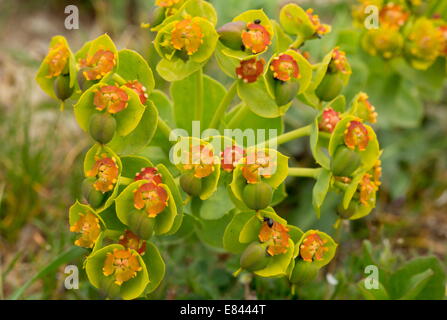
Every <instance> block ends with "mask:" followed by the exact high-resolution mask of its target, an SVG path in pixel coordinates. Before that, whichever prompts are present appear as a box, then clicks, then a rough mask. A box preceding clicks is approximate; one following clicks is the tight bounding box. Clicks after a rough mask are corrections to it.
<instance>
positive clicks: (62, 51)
mask: <svg viewBox="0 0 447 320" xmlns="http://www.w3.org/2000/svg"><path fill="white" fill-rule="evenodd" d="M69 57H70V51H69V50H68V48H67V46H66V45H65V44H64V43H63V42H62V41H61V42H58V43H56V44H55V45H54V46H53V47H51V48H50V49H49V51H48V54H47V56H46V57H45V63H46V64H48V75H47V76H46V77H47V78H54V77H57V76H59V75H61V74H62V72H63V71H64V70H65V69H66V66H67V62H68V59H69Z"/></svg>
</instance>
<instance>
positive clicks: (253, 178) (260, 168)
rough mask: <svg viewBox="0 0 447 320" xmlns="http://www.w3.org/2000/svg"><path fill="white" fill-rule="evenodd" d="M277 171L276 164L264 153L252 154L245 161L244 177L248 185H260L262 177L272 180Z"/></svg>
mask: <svg viewBox="0 0 447 320" xmlns="http://www.w3.org/2000/svg"><path fill="white" fill-rule="evenodd" d="M275 170H276V162H275V161H274V160H273V159H272V158H271V157H269V156H268V155H267V154H266V153H265V152H264V151H258V152H256V153H255V152H252V153H250V154H248V155H247V157H245V159H244V166H243V167H242V175H243V176H244V178H245V179H246V180H247V183H252V184H254V183H258V182H260V181H261V177H263V178H266V179H268V178H270V177H271V176H272V175H273V173H274V172H275Z"/></svg>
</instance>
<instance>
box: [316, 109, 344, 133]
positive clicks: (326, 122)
mask: <svg viewBox="0 0 447 320" xmlns="http://www.w3.org/2000/svg"><path fill="white" fill-rule="evenodd" d="M339 121H340V113H339V112H337V111H335V110H334V109H332V108H326V109H324V110H323V113H322V114H321V120H320V122H319V124H318V126H319V128H320V130H321V131H326V132H329V133H332V132H333V131H334V129H335V126H336V125H337V123H338V122H339Z"/></svg>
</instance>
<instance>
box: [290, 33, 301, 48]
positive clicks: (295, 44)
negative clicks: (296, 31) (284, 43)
mask: <svg viewBox="0 0 447 320" xmlns="http://www.w3.org/2000/svg"><path fill="white" fill-rule="evenodd" d="M303 43H304V37H302V36H300V35H297V36H296V39H295V41H294V42H293V43H292V44H291V45H290V48H292V49H298V48H299V47H301V46H302V45H303Z"/></svg>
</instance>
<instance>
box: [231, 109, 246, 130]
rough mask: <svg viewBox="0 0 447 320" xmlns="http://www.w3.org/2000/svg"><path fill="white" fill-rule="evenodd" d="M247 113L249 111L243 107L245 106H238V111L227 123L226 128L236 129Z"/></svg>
mask: <svg viewBox="0 0 447 320" xmlns="http://www.w3.org/2000/svg"><path fill="white" fill-rule="evenodd" d="M249 111H250V109H249V108H248V107H247V106H245V105H242V106H240V107H239V110H237V111H236V114H235V115H234V116H233V117H232V118H231V120H230V121H229V122H228V124H227V127H228V128H237V126H238V125H239V124H240V123H241V122H242V121H243V120H244V119H245V117H246V116H247V115H248V113H249Z"/></svg>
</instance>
